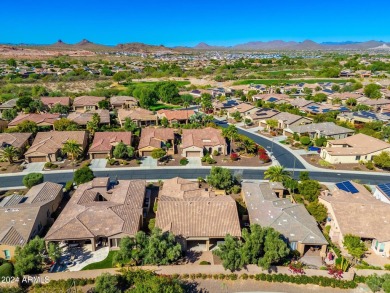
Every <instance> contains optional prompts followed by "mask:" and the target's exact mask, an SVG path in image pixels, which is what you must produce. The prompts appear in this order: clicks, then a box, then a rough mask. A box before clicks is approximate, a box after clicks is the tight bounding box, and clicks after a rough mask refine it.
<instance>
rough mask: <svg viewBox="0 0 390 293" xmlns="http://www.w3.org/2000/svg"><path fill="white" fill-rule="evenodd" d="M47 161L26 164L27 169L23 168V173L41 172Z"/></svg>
mask: <svg viewBox="0 0 390 293" xmlns="http://www.w3.org/2000/svg"><path fill="white" fill-rule="evenodd" d="M45 163H46V162H38V163H28V164H26V165H25V166H26V169H24V170H23V173H34V172H41V171H42V170H43V167H44V166H45Z"/></svg>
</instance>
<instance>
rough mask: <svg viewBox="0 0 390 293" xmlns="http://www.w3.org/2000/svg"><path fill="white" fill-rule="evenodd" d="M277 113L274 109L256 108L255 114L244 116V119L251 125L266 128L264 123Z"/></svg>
mask: <svg viewBox="0 0 390 293" xmlns="http://www.w3.org/2000/svg"><path fill="white" fill-rule="evenodd" d="M279 113H280V112H279V111H278V110H275V109H268V108H258V109H257V111H256V112H254V113H252V114H249V115H246V116H244V119H250V120H251V121H252V122H253V123H256V124H259V126H262V127H266V126H267V122H266V121H267V120H268V119H271V118H272V117H274V116H275V115H276V114H279Z"/></svg>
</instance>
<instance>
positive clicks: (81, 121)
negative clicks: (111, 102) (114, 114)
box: [67, 109, 110, 126]
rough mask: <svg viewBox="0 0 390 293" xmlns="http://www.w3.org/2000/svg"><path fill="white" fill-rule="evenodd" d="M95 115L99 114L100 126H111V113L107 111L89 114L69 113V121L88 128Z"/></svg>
mask: <svg viewBox="0 0 390 293" xmlns="http://www.w3.org/2000/svg"><path fill="white" fill-rule="evenodd" d="M94 114H98V115H99V118H100V125H110V111H108V110H106V109H98V110H91V111H88V112H83V113H82V112H72V113H69V115H68V117H67V118H68V119H69V120H71V121H73V122H75V123H77V124H78V125H81V126H86V125H87V123H88V121H91V119H92V117H93V115H94Z"/></svg>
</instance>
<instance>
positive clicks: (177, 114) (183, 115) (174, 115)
mask: <svg viewBox="0 0 390 293" xmlns="http://www.w3.org/2000/svg"><path fill="white" fill-rule="evenodd" d="M157 114H158V116H159V117H164V116H165V117H166V118H167V119H168V121H171V120H187V119H189V118H190V117H191V116H192V115H194V114H195V111H194V110H159V111H158V112H157Z"/></svg>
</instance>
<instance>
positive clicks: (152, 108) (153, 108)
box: [149, 103, 181, 111]
mask: <svg viewBox="0 0 390 293" xmlns="http://www.w3.org/2000/svg"><path fill="white" fill-rule="evenodd" d="M178 108H181V106H178V105H167V104H162V103H157V104H155V105H153V106H150V107H149V110H150V111H158V110H161V109H168V110H170V109H178Z"/></svg>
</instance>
